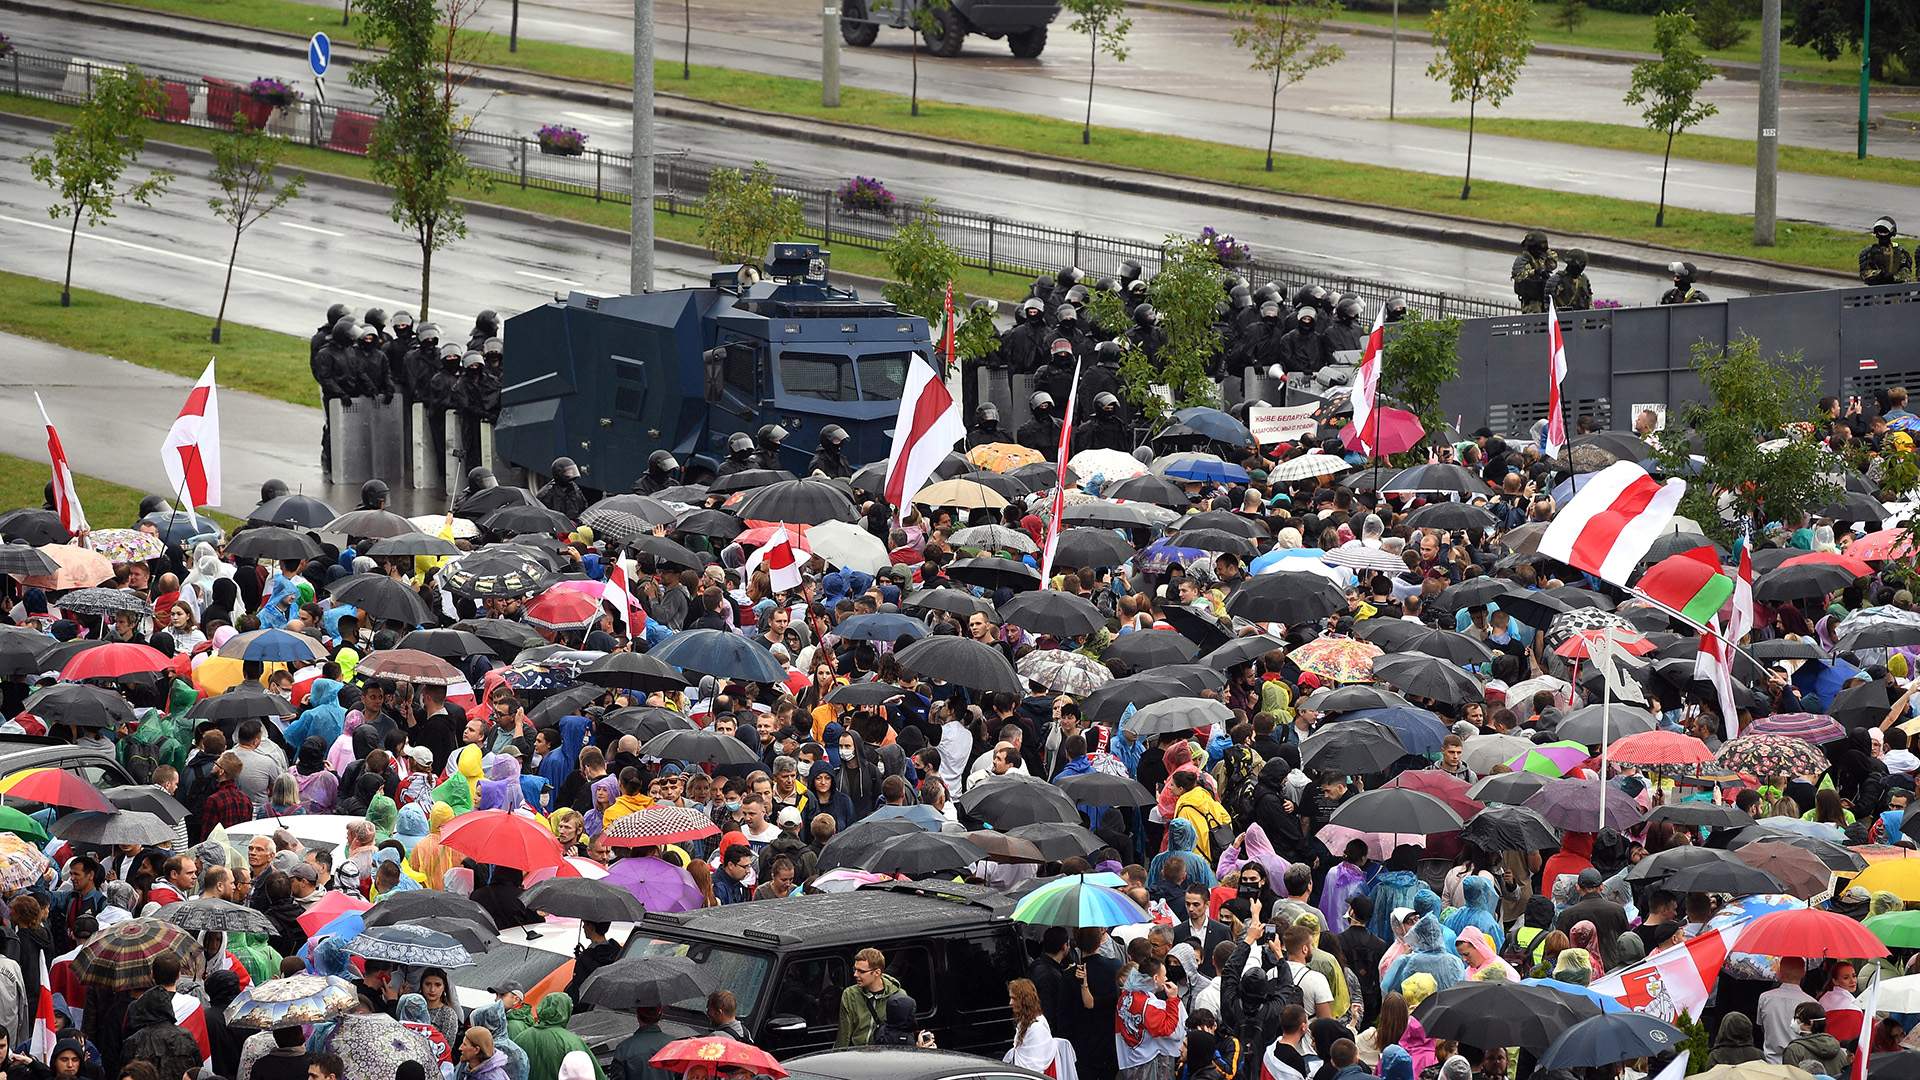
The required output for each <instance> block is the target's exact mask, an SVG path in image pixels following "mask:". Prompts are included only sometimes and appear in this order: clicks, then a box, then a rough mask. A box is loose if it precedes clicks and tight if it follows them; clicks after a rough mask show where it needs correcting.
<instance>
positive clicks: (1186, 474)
mask: <svg viewBox="0 0 1920 1080" xmlns="http://www.w3.org/2000/svg"><path fill="white" fill-rule="evenodd" d="M1161 475H1162V476H1171V477H1175V478H1177V479H1180V480H1194V481H1198V482H1205V483H1216V484H1244V483H1246V482H1247V470H1245V469H1243V468H1241V467H1240V466H1238V465H1235V464H1233V463H1232V462H1230V461H1217V460H1211V459H1209V458H1206V457H1191V458H1188V459H1187V460H1184V461H1179V462H1175V463H1174V464H1172V465H1169V466H1167V468H1166V470H1165V471H1164V472H1162V473H1161Z"/></svg>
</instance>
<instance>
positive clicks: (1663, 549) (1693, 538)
mask: <svg viewBox="0 0 1920 1080" xmlns="http://www.w3.org/2000/svg"><path fill="white" fill-rule="evenodd" d="M1703 547H1704V548H1712V549H1713V555H1714V558H1716V559H1719V560H1722V561H1724V560H1725V559H1726V557H1727V549H1726V548H1723V547H1721V546H1720V545H1719V544H1717V543H1714V541H1713V540H1712V539H1710V538H1709V537H1707V536H1706V535H1704V534H1702V533H1697V532H1671V533H1665V534H1662V535H1661V536H1660V537H1658V538H1657V539H1655V540H1654V542H1653V545H1652V546H1651V547H1649V548H1647V553H1646V554H1645V555H1643V556H1641V558H1640V565H1642V566H1652V565H1653V564H1654V563H1657V562H1659V561H1660V560H1662V559H1665V558H1669V557H1671V556H1674V555H1680V554H1683V553H1685V552H1689V551H1692V550H1693V549H1695V548H1703Z"/></svg>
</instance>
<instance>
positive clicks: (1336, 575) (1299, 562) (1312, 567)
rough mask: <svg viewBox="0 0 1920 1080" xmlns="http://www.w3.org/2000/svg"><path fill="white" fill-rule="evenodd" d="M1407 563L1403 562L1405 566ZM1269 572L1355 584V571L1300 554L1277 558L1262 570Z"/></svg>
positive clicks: (1338, 583) (1345, 584)
mask: <svg viewBox="0 0 1920 1080" xmlns="http://www.w3.org/2000/svg"><path fill="white" fill-rule="evenodd" d="M1405 565H1406V564H1404V563H1402V564H1401V566H1402V567H1403V568H1404V567H1405ZM1268 574H1319V575H1320V576H1321V577H1323V578H1326V579H1327V580H1328V581H1331V582H1333V583H1334V584H1335V585H1338V586H1339V587H1341V588H1342V589H1344V588H1346V587H1347V586H1349V585H1352V584H1353V571H1351V570H1343V569H1341V568H1340V567H1338V566H1328V565H1327V564H1326V563H1324V562H1322V561H1321V560H1319V559H1315V558H1309V557H1307V556H1304V555H1303V556H1299V557H1297V558H1287V559H1275V560H1274V561H1273V562H1272V563H1270V564H1268V566H1267V567H1266V568H1265V569H1263V570H1261V571H1260V575H1259V576H1261V577H1265V576H1266V575H1268Z"/></svg>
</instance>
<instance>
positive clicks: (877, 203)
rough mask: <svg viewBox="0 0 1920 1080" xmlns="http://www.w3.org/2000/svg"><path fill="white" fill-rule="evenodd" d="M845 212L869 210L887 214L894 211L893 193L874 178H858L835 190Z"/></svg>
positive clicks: (835, 194)
mask: <svg viewBox="0 0 1920 1080" xmlns="http://www.w3.org/2000/svg"><path fill="white" fill-rule="evenodd" d="M834 196H835V197H836V198H838V199H839V200H840V207H841V209H843V210H867V211H873V212H875V213H882V214H884V213H886V212H888V211H890V210H892V209H893V203H894V198H893V192H891V191H888V190H887V185H885V184H883V183H881V182H880V179H879V178H878V177H874V176H856V177H854V178H853V179H851V180H848V181H846V182H845V183H843V184H841V185H840V186H839V187H838V188H837V189H835V190H834Z"/></svg>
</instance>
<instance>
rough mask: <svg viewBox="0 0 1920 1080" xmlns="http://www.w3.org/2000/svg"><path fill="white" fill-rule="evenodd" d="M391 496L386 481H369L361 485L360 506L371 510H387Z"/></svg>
mask: <svg viewBox="0 0 1920 1080" xmlns="http://www.w3.org/2000/svg"><path fill="white" fill-rule="evenodd" d="M390 494H392V492H390V491H389V490H388V488H387V482H386V481H385V480H369V481H367V482H366V483H364V484H361V485H360V505H361V506H363V507H366V508H367V509H369V510H381V509H385V507H386V505H387V496H388V495H390Z"/></svg>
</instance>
